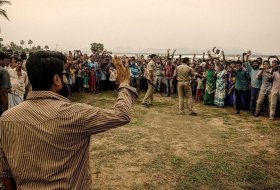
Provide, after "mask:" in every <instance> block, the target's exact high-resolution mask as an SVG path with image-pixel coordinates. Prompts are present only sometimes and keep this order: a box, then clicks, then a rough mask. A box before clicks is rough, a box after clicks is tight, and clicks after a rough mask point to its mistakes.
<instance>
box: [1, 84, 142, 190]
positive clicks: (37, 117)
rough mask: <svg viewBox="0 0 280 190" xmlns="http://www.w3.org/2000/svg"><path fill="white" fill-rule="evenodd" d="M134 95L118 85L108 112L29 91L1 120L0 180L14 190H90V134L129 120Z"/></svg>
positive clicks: (134, 93)
mask: <svg viewBox="0 0 280 190" xmlns="http://www.w3.org/2000/svg"><path fill="white" fill-rule="evenodd" d="M137 96H138V95H137V93H136V90H135V89H134V88H132V87H130V86H129V85H128V84H124V83H123V84H121V85H120V88H119V93H118V98H117V102H116V104H115V106H114V108H113V109H101V108H96V107H92V106H90V105H86V104H80V103H71V102H70V100H68V99H66V98H64V97H62V96H60V95H59V94H57V93H54V92H51V91H33V92H30V93H29V94H28V97H27V100H26V101H24V102H23V103H21V104H20V105H18V106H16V107H14V108H12V109H10V110H8V111H6V112H5V113H4V114H3V116H2V117H0V153H1V162H0V163H1V164H0V169H1V177H11V176H12V177H13V178H14V179H15V181H16V185H17V189H21V190H25V189H28V190H33V189H34V190H40V189H44V190H54V189H79V190H80V189H83V190H87V189H93V187H92V182H91V174H90V171H89V144H90V137H91V135H93V134H96V133H99V132H103V131H106V130H108V129H111V128H115V127H119V126H122V125H124V124H127V123H128V122H129V121H130V120H131V114H132V110H133V104H134V102H135V101H136V99H137Z"/></svg>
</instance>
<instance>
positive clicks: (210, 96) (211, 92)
mask: <svg viewBox="0 0 280 190" xmlns="http://www.w3.org/2000/svg"><path fill="white" fill-rule="evenodd" d="M215 91H216V79H215V71H214V70H212V69H211V70H207V71H206V89H205V96H204V104H208V105H213V104H214V97H215Z"/></svg>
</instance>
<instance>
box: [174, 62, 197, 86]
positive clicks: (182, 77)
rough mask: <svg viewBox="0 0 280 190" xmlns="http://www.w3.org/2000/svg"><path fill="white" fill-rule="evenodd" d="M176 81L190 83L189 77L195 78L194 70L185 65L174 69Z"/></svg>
mask: <svg viewBox="0 0 280 190" xmlns="http://www.w3.org/2000/svg"><path fill="white" fill-rule="evenodd" d="M176 75H177V80H178V81H179V82H180V81H188V82H189V81H190V79H191V77H193V76H195V75H196V74H195V72H194V70H193V69H192V68H191V67H189V66H188V65H186V64H182V65H180V66H178V67H177V69H176Z"/></svg>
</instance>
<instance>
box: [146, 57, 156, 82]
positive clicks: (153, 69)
mask: <svg viewBox="0 0 280 190" xmlns="http://www.w3.org/2000/svg"><path fill="white" fill-rule="evenodd" d="M147 71H148V79H149V80H150V81H154V78H152V79H151V78H150V76H151V73H153V77H155V76H156V64H155V62H154V61H153V60H151V61H150V62H149V63H148V65H147Z"/></svg>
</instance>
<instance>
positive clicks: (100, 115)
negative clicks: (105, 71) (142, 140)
mask: <svg viewBox="0 0 280 190" xmlns="http://www.w3.org/2000/svg"><path fill="white" fill-rule="evenodd" d="M114 65H115V67H116V70H117V81H118V82H119V83H120V87H119V92H118V98H117V102H116V104H115V105H114V107H113V109H101V108H94V107H92V106H86V105H85V106H84V107H83V108H82V109H83V110H82V112H83V115H84V120H85V129H84V130H85V131H84V132H86V133H87V134H90V135H91V134H95V133H100V132H103V131H106V130H109V129H111V128H115V127H120V126H122V125H125V124H127V123H129V122H130V121H131V118H132V110H133V105H134V102H135V101H136V100H137V97H138V94H137V91H136V89H135V88H132V87H130V86H129V81H130V73H129V69H128V68H127V67H125V66H124V65H123V64H122V61H121V60H120V58H118V57H115V60H114Z"/></svg>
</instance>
